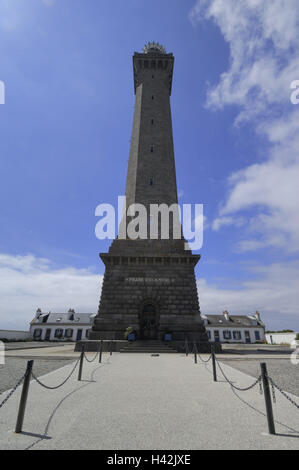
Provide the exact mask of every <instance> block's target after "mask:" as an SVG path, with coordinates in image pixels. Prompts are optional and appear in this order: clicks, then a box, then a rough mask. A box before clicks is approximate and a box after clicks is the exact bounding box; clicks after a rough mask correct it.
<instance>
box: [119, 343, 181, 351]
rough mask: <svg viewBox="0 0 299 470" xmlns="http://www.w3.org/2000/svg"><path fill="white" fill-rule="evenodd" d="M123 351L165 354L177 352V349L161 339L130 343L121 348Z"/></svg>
mask: <svg viewBox="0 0 299 470" xmlns="http://www.w3.org/2000/svg"><path fill="white" fill-rule="evenodd" d="M120 352H122V353H146V354H163V353H177V350H176V349H174V348H172V347H170V346H168V345H165V344H164V343H162V342H161V341H144V342H143V341H136V342H135V343H130V344H128V346H125V347H123V348H121V349H120Z"/></svg>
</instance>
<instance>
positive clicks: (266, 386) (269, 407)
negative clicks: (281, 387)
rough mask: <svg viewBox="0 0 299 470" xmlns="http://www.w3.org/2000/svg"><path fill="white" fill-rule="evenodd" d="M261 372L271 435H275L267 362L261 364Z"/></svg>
mask: <svg viewBox="0 0 299 470" xmlns="http://www.w3.org/2000/svg"><path fill="white" fill-rule="evenodd" d="M261 371H262V380H263V389H264V396H265V404H266V412H267V421H268V429H269V434H275V424H274V417H273V408H272V401H271V393H270V385H269V379H268V372H267V365H266V363H265V362H261Z"/></svg>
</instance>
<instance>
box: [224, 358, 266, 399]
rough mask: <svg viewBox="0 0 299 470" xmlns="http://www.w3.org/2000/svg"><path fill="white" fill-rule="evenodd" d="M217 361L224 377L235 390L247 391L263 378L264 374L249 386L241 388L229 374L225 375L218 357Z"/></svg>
mask: <svg viewBox="0 0 299 470" xmlns="http://www.w3.org/2000/svg"><path fill="white" fill-rule="evenodd" d="M216 362H217V365H218V367H219V369H220V372H221V374H222V375H223V377H224V378H225V380H226V381H227V382H228V383H229V384H230V386H231V387H232V388H234V389H235V390H238V391H239V392H247V391H248V390H251V389H252V388H254V387H255V386H256V385H258V384H259V383H261V380H262V376H261V375H260V376H259V377H258V378H257V380H255V381H254V382H253V384H251V385H249V386H248V387H245V388H240V387H237V386H236V385H234V384H233V383H232V382H231V381H230V380H229V379H228V378H227V376H226V375H225V373H224V372H223V369H222V367H221V365H220V363H219V361H218V359H217V358H216Z"/></svg>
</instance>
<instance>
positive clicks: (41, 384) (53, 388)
mask: <svg viewBox="0 0 299 470" xmlns="http://www.w3.org/2000/svg"><path fill="white" fill-rule="evenodd" d="M79 360H80V357H79V358H78V360H77V362H76V364H75V365H74V367H73V369H72V371H71V373H70V374H69V375H68V376H67V378H66V379H65V380H64V381H63V382H62V383H61V384H60V385H57V386H55V387H50V386H49V385H45V384H44V383H42V382H41V381H40V380H39V379H38V378H37V377H36V375H35V374H34V373H33V371H32V377H33V378H34V380H36V382H37V383H38V384H39V385H40V386H41V387H44V388H47V389H48V390H56V389H57V388H60V387H62V386H63V385H64V384H65V383H66V382H67V381H68V380H69V379H70V378H71V376H72V375H73V373H74V372H75V370H76V367H77V365H78V363H79Z"/></svg>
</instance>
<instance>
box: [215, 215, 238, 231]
mask: <svg viewBox="0 0 299 470" xmlns="http://www.w3.org/2000/svg"><path fill="white" fill-rule="evenodd" d="M244 223H245V221H244V218H243V217H218V218H217V219H215V220H214V221H213V223H212V229H213V230H215V231H216V232H218V230H220V228H221V227H224V226H226V225H235V226H236V227H242V225H244Z"/></svg>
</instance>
